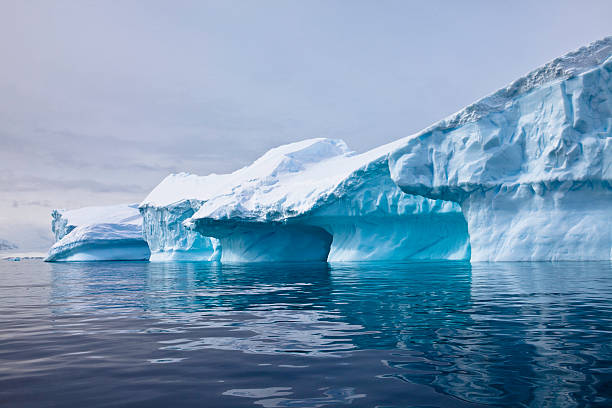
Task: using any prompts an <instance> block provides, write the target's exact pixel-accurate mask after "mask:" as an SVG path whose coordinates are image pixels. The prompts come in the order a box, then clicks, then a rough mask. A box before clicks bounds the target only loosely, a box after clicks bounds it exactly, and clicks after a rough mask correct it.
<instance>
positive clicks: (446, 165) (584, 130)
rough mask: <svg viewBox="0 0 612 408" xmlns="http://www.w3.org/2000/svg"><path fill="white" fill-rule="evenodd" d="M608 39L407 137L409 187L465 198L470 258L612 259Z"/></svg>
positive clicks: (404, 163)
mask: <svg viewBox="0 0 612 408" xmlns="http://www.w3.org/2000/svg"><path fill="white" fill-rule="evenodd" d="M611 56H612V37H608V38H605V39H603V40H601V41H598V42H595V43H593V44H591V45H590V46H588V47H583V48H581V49H579V50H577V51H575V52H572V53H569V54H567V55H565V56H563V57H561V58H557V59H555V60H553V61H552V62H550V63H548V64H546V65H544V66H543V67H541V68H539V69H537V70H535V71H533V72H531V73H530V74H528V75H526V76H525V77H523V78H520V79H519V80H517V81H515V82H513V83H512V84H510V85H509V86H508V87H507V88H504V89H501V90H500V91H498V92H496V93H494V94H492V95H490V96H488V97H486V98H484V99H482V100H480V101H478V102H476V103H475V104H473V105H471V106H468V107H467V108H465V109H464V110H462V111H460V112H458V113H457V114H455V115H453V116H451V117H449V118H447V119H445V120H443V121H441V122H439V123H437V124H435V125H433V126H432V127H430V128H428V129H426V130H424V131H422V132H420V133H418V134H416V135H414V136H410V137H408V138H406V139H403V140H400V141H398V144H399V145H400V147H399V148H397V149H396V150H395V151H394V152H392V153H391V155H390V159H389V163H390V171H391V177H392V179H393V180H394V181H395V182H396V183H397V185H399V187H400V188H401V189H402V190H403V191H404V192H406V193H410V194H418V195H422V196H424V197H429V198H433V199H442V200H451V201H454V202H456V203H459V204H460V205H461V208H462V210H463V214H464V215H465V219H466V221H467V225H468V230H469V236H470V242H471V246H472V260H473V261H551V260H608V259H612V249H611V248H612V188H611V185H612V57H611Z"/></svg>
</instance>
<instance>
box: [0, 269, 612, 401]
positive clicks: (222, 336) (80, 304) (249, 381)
mask: <svg viewBox="0 0 612 408" xmlns="http://www.w3.org/2000/svg"><path fill="white" fill-rule="evenodd" d="M0 268H2V271H3V276H4V281H3V283H2V286H1V287H0V290H1V292H0V324H2V327H3V331H2V332H1V333H0V340H1V341H0V354H1V355H2V356H3V358H4V362H3V364H2V366H1V367H0V399H2V400H3V401H8V402H16V401H19V402H20V405H24V406H45V405H49V406H51V405H58V404H60V405H62V404H64V405H65V404H69V403H72V404H78V403H82V402H85V401H86V402H87V404H88V406H100V405H105V404H109V403H119V402H120V403H123V404H126V405H130V404H133V405H138V404H141V405H147V406H150V405H163V404H172V405H173V406H177V405H178V406H194V405H202V401H206V403H207V404H209V405H210V406H232V407H234V406H253V404H256V405H257V406H264V407H308V406H318V407H319V406H320V407H322V406H338V405H342V404H350V405H351V406H376V405H379V406H407V405H417V406H418V405H420V406H423V405H427V406H478V405H480V404H491V405H494V406H517V405H531V406H542V405H550V406H564V405H576V404H578V405H582V404H594V405H597V404H600V405H606V404H610V403H611V402H612V396H611V395H610V389H611V387H610V383H611V381H612V373H611V372H610V361H611V360H612V350H611V348H610V345H609V339H610V338H611V335H612V306H611V303H610V300H611V297H612V265H611V264H610V263H609V262H587V263H579V262H573V263H498V264H473V265H470V264H469V263H462V262H456V263H453V262H444V263H398V264H388V263H346V264H326V263H313V264H233V265H232V264H223V265H220V264H211V263H172V264H164V263H133V262H131V263H128V262H126V263H119V262H117V263H78V264H51V265H50V264H43V263H42V262H37V261H28V262H21V263H8V262H7V263H4V264H2V265H1V266H0ZM23 282H27V283H26V284H24V283H23ZM32 389H35V390H37V392H38V393H39V394H37V395H43V394H44V395H52V396H53V398H56V399H57V400H53V398H52V399H51V400H48V401H42V402H41V401H40V400H36V398H35V397H34V394H33V393H32V392H31V390H32Z"/></svg>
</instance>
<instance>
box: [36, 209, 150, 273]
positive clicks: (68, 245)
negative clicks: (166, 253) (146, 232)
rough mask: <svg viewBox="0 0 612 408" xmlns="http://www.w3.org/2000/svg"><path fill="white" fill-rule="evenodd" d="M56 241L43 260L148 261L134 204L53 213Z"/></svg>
mask: <svg viewBox="0 0 612 408" xmlns="http://www.w3.org/2000/svg"><path fill="white" fill-rule="evenodd" d="M51 216H52V221H51V228H52V231H53V234H54V235H55V239H56V242H55V244H54V245H53V246H52V247H51V249H49V253H48V256H47V258H46V259H45V260H46V261H98V260H101V261H111V260H112V261H115V260H116V261H120V260H147V259H149V248H148V246H147V243H146V242H145V241H144V239H143V237H142V217H141V215H140V213H139V212H138V205H137V204H130V205H128V204H121V205H113V206H107V207H85V208H80V209H77V210H69V211H67V210H54V211H53V213H52V214H51Z"/></svg>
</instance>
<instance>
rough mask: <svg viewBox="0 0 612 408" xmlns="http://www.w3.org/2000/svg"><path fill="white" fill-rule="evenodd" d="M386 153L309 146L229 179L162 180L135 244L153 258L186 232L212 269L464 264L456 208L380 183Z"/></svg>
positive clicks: (463, 236)
mask: <svg viewBox="0 0 612 408" xmlns="http://www.w3.org/2000/svg"><path fill="white" fill-rule="evenodd" d="M394 147H395V145H394V144H390V145H386V146H382V147H380V148H377V149H374V150H372V151H370V152H367V153H364V154H354V153H353V152H351V151H350V150H349V149H348V147H347V146H346V144H345V143H344V142H343V141H340V140H333V139H323V138H319V139H310V140H305V141H302V142H297V143H292V144H289V145H285V146H280V147H278V148H275V149H272V150H270V151H269V152H267V153H266V154H264V155H263V156H262V157H261V158H259V159H258V160H256V161H255V162H254V163H252V164H251V165H249V166H247V167H245V168H242V169H240V170H237V171H235V172H234V173H231V174H223V175H216V174H212V175H209V176H205V177H200V176H195V175H190V174H185V173H181V174H175V175H170V176H168V177H167V178H166V179H165V180H164V181H162V183H160V185H158V186H157V187H156V188H155V189H154V190H153V191H152V192H151V193H150V194H149V196H148V197H147V198H146V199H145V201H144V202H143V203H142V204H141V206H140V208H141V211H142V213H143V217H144V231H145V237H147V241H148V242H149V245H150V247H151V250H152V251H153V255H155V252H156V251H159V252H165V251H167V249H171V250H174V249H175V248H181V249H182V248H187V251H186V252H185V253H186V254H188V253H189V251H190V250H191V247H192V246H191V244H190V242H191V240H192V237H193V235H189V233H186V230H185V228H188V229H190V230H192V233H196V232H197V233H199V236H200V237H214V238H216V239H218V242H216V243H215V245H214V248H215V249H216V251H215V254H214V256H212V254H211V256H212V257H211V258H210V259H221V260H222V261H325V260H329V261H355V260H398V259H469V253H470V252H469V242H468V237H467V227H466V224H465V220H464V219H463V215H462V214H461V212H460V208H459V206H458V205H457V204H454V203H451V202H444V201H440V200H430V199H425V198H423V197H415V196H412V195H409V194H405V193H403V192H402V191H401V190H400V189H399V188H398V187H397V186H396V185H395V184H394V183H393V182H392V180H391V178H390V175H389V166H388V163H387V155H388V152H389V151H390V150H391V149H393V148H394ZM160 220H161V222H160ZM196 236H197V235H196ZM186 237H189V238H188V239H187V240H186V241H185V238H186ZM212 248H213V245H212V244H211V249H212ZM196 253H197V251H196ZM152 259H153V257H152Z"/></svg>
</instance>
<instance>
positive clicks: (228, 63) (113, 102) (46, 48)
mask: <svg viewBox="0 0 612 408" xmlns="http://www.w3.org/2000/svg"><path fill="white" fill-rule="evenodd" d="M611 15H612V2H610V1H607V0H606V1H583V2H577V1H562V0H558V1H537V2H534V1H512V2H508V1H461V2H458V1H412V2H411V1H386V0H381V1H353V0H351V1H349V0H347V1H332V0H330V1H312V0H308V1H299V2H298V1H290V0H287V1H267V0H259V1H246V0H244V1H229V0H227V1H226V0H224V1H212V2H206V1H182V0H178V1H155V0H142V1H130V0H126V1H121V2H115V1H87V0H78V1H61V0H44V1H35V0H28V1H23V0H16V1H13V0H0V239H5V240H8V241H10V242H13V243H15V244H17V245H19V247H20V249H21V250H28V251H30V250H45V249H46V248H47V247H48V246H49V245H50V244H51V243H52V236H51V232H50V220H51V217H50V212H51V210H52V209H54V208H69V209H70V208H78V207H82V206H88V205H107V204H115V203H130V202H140V201H141V200H142V199H143V198H144V197H145V196H146V195H147V193H148V192H149V191H150V190H151V189H153V187H155V185H157V183H159V182H160V181H161V180H162V179H163V178H164V177H165V176H166V175H167V174H169V173H172V172H179V171H187V172H191V173H196V174H201V175H205V174H209V173H211V172H216V173H224V172H229V171H233V170H235V169H237V168H240V167H242V166H244V165H247V164H248V163H250V162H251V161H253V160H254V159H256V158H257V157H258V156H260V155H261V154H263V153H264V152H265V151H267V150H268V149H270V148H272V147H275V146H277V145H280V144H284V143H289V142H294V141H298V140H301V139H306V138H312V137H331V138H341V139H344V140H345V141H346V142H347V143H348V145H349V146H350V147H351V148H352V149H354V150H356V151H365V150H367V149H370V148H373V147H376V146H378V145H380V144H383V143H386V142H390V141H393V140H395V139H398V138H401V137H404V136H407V135H410V134H412V133H415V132H417V131H419V130H420V129H422V128H424V127H427V126H428V125H430V124H432V123H434V122H436V121H438V120H440V119H442V118H443V117H445V116H447V115H449V114H452V113H453V112H456V111H458V110H460V109H461V108H462V107H464V106H466V105H468V104H470V103H471V102H473V101H475V100H477V99H479V98H481V97H483V96H485V95H487V94H489V93H492V92H493V91H495V90H497V89H498V88H501V87H503V86H505V85H507V84H508V83H510V82H512V80H514V79H516V78H518V77H520V76H521V75H523V74H525V73H527V72H529V71H531V70H532V69H534V68H536V67H538V66H539V65H542V64H544V63H546V62H547V61H549V60H551V59H554V58H555V57H557V56H560V55H562V54H564V53H566V52H568V51H571V50H573V49H576V48H578V47H580V46H583V45H586V44H588V43H590V42H592V41H595V40H598V39H600V38H603V37H605V36H608V35H611V34H612V26H611V24H610V18H609V17H610V16H611Z"/></svg>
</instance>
